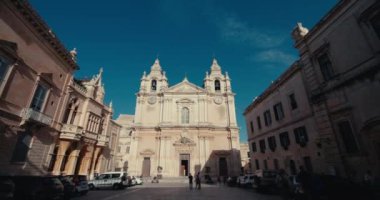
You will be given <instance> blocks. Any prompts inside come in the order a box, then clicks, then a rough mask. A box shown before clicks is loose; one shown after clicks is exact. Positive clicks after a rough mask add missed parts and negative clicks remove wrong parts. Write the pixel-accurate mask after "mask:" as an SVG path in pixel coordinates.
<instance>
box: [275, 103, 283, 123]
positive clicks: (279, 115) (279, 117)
mask: <svg viewBox="0 0 380 200" xmlns="http://www.w3.org/2000/svg"><path fill="white" fill-rule="evenodd" d="M273 111H274V118H275V119H276V120H277V121H279V120H282V119H284V117H285V115H284V110H283V109H282V103H281V102H280V103H278V104H276V105H274V106H273Z"/></svg>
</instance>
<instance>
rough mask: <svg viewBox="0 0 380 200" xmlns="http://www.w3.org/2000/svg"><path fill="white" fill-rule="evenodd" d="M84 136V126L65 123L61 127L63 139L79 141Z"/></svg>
mask: <svg viewBox="0 0 380 200" xmlns="http://www.w3.org/2000/svg"><path fill="white" fill-rule="evenodd" d="M82 136H83V128H82V127H80V126H77V125H73V124H63V126H62V128H61V134H60V136H59V137H60V138H61V139H69V140H77V141H79V140H80V139H81V137H82Z"/></svg>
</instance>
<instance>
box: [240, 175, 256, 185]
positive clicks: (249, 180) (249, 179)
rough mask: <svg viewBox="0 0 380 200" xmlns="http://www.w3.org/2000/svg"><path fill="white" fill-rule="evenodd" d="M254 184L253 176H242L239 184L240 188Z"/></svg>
mask: <svg viewBox="0 0 380 200" xmlns="http://www.w3.org/2000/svg"><path fill="white" fill-rule="evenodd" d="M254 182H255V175H253V174H247V175H245V176H244V178H243V181H242V182H241V183H240V186H243V187H250V186H252V185H253V183H254Z"/></svg>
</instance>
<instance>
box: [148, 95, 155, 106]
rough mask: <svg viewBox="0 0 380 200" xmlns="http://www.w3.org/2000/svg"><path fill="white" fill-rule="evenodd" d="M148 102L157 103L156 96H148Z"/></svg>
mask: <svg viewBox="0 0 380 200" xmlns="http://www.w3.org/2000/svg"><path fill="white" fill-rule="evenodd" d="M148 103H149V104H155V103H156V96H150V97H148Z"/></svg>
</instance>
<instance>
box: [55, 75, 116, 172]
mask: <svg viewBox="0 0 380 200" xmlns="http://www.w3.org/2000/svg"><path fill="white" fill-rule="evenodd" d="M102 73H103V70H102V69H101V70H100V72H99V74H97V75H95V76H93V77H92V78H91V79H88V80H76V79H73V80H72V81H71V83H70V85H69V90H68V94H67V98H68V100H67V104H66V105H65V106H64V107H65V109H66V110H65V112H64V114H63V118H62V128H61V130H60V132H61V133H60V135H59V141H58V142H57V145H56V146H55V147H54V148H51V150H50V151H51V153H50V155H51V160H50V165H49V170H51V171H52V173H53V174H56V175H58V174H67V175H71V174H80V175H88V176H89V177H92V176H93V175H94V174H96V173H99V172H100V167H101V162H102V161H104V160H109V159H110V158H111V154H110V153H111V150H112V148H109V146H108V145H109V140H110V138H111V134H112V129H111V128H110V123H111V117H112V112H113V111H112V106H111V105H110V106H107V105H105V104H104V103H103V99H104V95H105V91H104V86H103V84H102ZM114 143H116V142H114Z"/></svg>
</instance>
